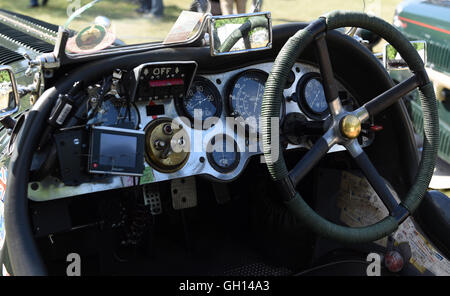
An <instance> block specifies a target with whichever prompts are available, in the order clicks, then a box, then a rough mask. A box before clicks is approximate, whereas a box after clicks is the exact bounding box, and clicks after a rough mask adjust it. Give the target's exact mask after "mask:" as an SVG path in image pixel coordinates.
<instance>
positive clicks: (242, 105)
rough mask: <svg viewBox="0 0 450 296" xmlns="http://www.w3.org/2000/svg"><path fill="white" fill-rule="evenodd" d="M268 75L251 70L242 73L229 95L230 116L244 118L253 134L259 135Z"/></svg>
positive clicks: (236, 79) (234, 82) (235, 80)
mask: <svg viewBox="0 0 450 296" xmlns="http://www.w3.org/2000/svg"><path fill="white" fill-rule="evenodd" d="M267 77H268V75H267V73H265V72H263V71H260V70H249V71H245V72H243V73H240V74H239V75H238V76H237V77H236V78H235V79H234V81H233V84H232V85H231V88H230V90H229V93H228V98H229V101H228V104H229V111H230V115H232V116H234V117H242V118H243V119H244V120H245V121H246V124H248V126H249V128H250V130H251V131H252V132H258V133H259V130H260V129H259V118H260V116H261V104H262V98H263V95H264V87H265V84H266V80H267Z"/></svg>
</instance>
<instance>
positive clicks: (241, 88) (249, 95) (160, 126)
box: [29, 62, 358, 201]
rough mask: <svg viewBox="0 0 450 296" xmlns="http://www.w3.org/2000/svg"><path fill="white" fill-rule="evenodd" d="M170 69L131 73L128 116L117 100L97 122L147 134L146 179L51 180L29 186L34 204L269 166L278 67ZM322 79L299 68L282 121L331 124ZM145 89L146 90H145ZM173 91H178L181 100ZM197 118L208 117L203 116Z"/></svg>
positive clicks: (349, 104) (348, 102) (349, 99)
mask: <svg viewBox="0 0 450 296" xmlns="http://www.w3.org/2000/svg"><path fill="white" fill-rule="evenodd" d="M166 65H167V64H165V63H155V64H154V65H153V64H152V63H149V64H144V65H141V66H139V67H137V68H135V69H134V71H133V72H132V73H133V74H134V78H135V79H136V80H137V82H136V88H135V89H134V91H133V92H131V94H130V96H132V94H135V95H134V100H133V101H134V102H133V104H132V106H131V107H130V106H128V108H126V110H124V109H123V108H124V106H123V105H120V104H119V102H116V101H115V100H114V98H111V99H110V100H106V101H104V102H103V105H104V106H103V105H102V106H101V108H100V109H101V112H97V115H96V116H95V117H93V119H91V120H92V122H95V123H97V124H104V125H105V126H111V125H114V124H115V123H116V121H117V120H115V118H119V117H121V118H122V120H125V121H126V120H129V121H131V122H132V123H133V124H134V125H135V126H136V129H137V130H140V131H143V132H145V134H146V135H145V137H146V140H145V142H146V144H145V145H146V147H145V151H146V155H145V158H144V159H145V160H144V159H143V160H142V161H143V162H144V165H145V168H144V170H143V172H142V174H140V175H139V177H136V176H112V175H111V176H104V177H103V178H100V179H96V180H95V181H92V182H84V183H82V184H80V185H76V186H65V185H64V184H63V183H62V182H60V180H58V179H57V178H55V177H47V178H45V179H43V180H42V181H40V182H34V183H35V185H34V186H32V185H33V184H30V185H29V186H30V188H29V189H30V190H29V196H30V199H33V200H37V201H43V200H50V199H55V198H62V197H66V196H73V195H82V194H86V193H91V192H95V191H103V190H110V189H116V188H122V187H129V186H134V185H137V184H148V183H153V182H159V181H165V180H172V179H177V178H182V177H188V176H196V175H202V176H205V177H208V178H212V179H216V180H221V181H231V180H234V179H235V178H237V177H238V176H239V175H240V174H241V173H242V172H243V171H244V169H245V167H246V164H247V163H248V161H249V159H250V158H252V157H260V158H261V161H263V160H264V159H263V153H262V148H261V147H260V141H259V139H260V137H261V136H260V134H259V116H260V110H261V101H262V96H263V94H264V84H265V81H266V79H267V77H268V74H269V72H270V70H271V68H272V65H273V63H272V62H268V63H260V64H255V65H251V66H247V67H244V68H240V69H237V70H232V71H227V72H218V73H215V74H202V73H201V72H198V73H196V69H197V65H196V63H195V62H185V63H183V66H184V67H185V68H184V70H183V72H181V71H179V72H177V71H176V69H177V65H176V63H173V62H172V63H170V65H171V66H170V67H169V66H166ZM158 67H159V68H166V70H165V71H166V72H165V76H164V77H162V76H158V77H156V75H152V73H153V72H154V71H155V69H157V68H158ZM189 67H190V68H189ZM167 68H170V69H167ZM186 68H189V70H186ZM159 71H160V72H161V69H159ZM318 73H319V71H318V69H317V68H316V67H314V66H312V65H309V64H305V63H296V64H295V65H294V67H293V68H292V71H291V75H290V78H289V83H288V85H286V88H285V90H284V99H283V102H282V110H281V120H282V119H283V117H284V116H285V115H286V114H289V113H298V114H301V115H303V116H304V117H305V118H306V120H308V121H317V120H324V119H325V118H326V117H327V116H328V115H329V113H328V110H327V108H325V106H323V100H324V98H323V90H321V83H320V76H318V75H319V74H318ZM177 74H178V76H177ZM181 74H183V75H181ZM305 81H306V82H305ZM187 84H188V85H187ZM143 85H145V87H144V88H145V89H144V90H142V89H140V87H142V86H143ZM152 87H155V88H154V89H152ZM338 88H339V92H340V96H342V97H343V98H344V102H343V104H344V108H349V109H354V108H356V107H358V106H357V104H358V103H357V101H356V100H355V99H354V98H353V96H352V95H351V94H350V92H349V91H348V90H347V89H346V88H345V87H344V86H343V85H342V84H340V83H339V82H338ZM171 89H175V93H176V94H175V95H173V94H172V93H171ZM182 89H183V90H182ZM181 90H182V91H183V95H181V94H180V92H181ZM152 96H153V97H152ZM155 96H157V98H155ZM117 100H118V99H117ZM196 109H197V110H196ZM198 110H200V111H201V112H196V111H198ZM125 111H127V112H125ZM114 112H115V113H114ZM121 112H123V113H121ZM113 113H114V114H113ZM117 114H118V115H117ZM252 117H253V121H252V120H251V119H252ZM241 119H243V121H242V120H241ZM174 141H175V142H176V143H177V145H178V147H179V148H180V151H179V152H174V151H169V150H170V149H169V148H168V146H169V144H170V143H173V142H174ZM311 145H312V143H311V141H305V142H304V143H297V144H292V143H289V144H288V145H287V148H286V149H296V148H299V147H305V148H310V146H311ZM229 148H232V149H231V150H229ZM340 150H343V148H342V147H340V146H339V145H336V146H334V147H333V149H332V150H330V153H331V152H335V151H340ZM36 183H38V184H37V186H36ZM36 188H37V189H36Z"/></svg>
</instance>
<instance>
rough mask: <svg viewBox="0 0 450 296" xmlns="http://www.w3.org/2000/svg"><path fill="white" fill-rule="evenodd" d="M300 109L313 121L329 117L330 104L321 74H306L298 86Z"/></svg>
mask: <svg viewBox="0 0 450 296" xmlns="http://www.w3.org/2000/svg"><path fill="white" fill-rule="evenodd" d="M297 94H298V104H299V107H300V109H302V111H303V112H304V113H305V114H306V115H307V116H308V117H309V118H311V119H318V120H320V119H324V118H325V117H327V116H328V115H329V110H328V104H327V100H326V98H325V92H324V90H323V85H322V80H321V78H320V74H319V73H314V72H311V73H307V74H305V75H304V76H303V77H302V78H301V79H300V80H299V82H298V84H297Z"/></svg>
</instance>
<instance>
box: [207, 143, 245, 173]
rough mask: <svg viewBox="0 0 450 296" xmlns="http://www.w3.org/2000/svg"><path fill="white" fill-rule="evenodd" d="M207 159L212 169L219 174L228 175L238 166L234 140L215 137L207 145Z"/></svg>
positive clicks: (237, 153) (237, 154) (238, 158)
mask: <svg viewBox="0 0 450 296" xmlns="http://www.w3.org/2000/svg"><path fill="white" fill-rule="evenodd" d="M207 157H208V160H209V163H210V164H211V166H212V167H213V168H214V169H216V170H217V171H219V172H221V173H229V172H231V171H233V170H234V169H235V168H236V167H237V166H238V164H239V160H240V153H239V151H238V148H237V144H236V141H235V140H234V139H232V138H231V137H227V136H225V135H217V136H215V137H214V138H212V139H211V141H210V142H209V144H208V153H207Z"/></svg>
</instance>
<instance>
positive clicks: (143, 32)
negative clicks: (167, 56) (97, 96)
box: [0, 0, 401, 44]
mask: <svg viewBox="0 0 450 296" xmlns="http://www.w3.org/2000/svg"><path fill="white" fill-rule="evenodd" d="M40 1H41V0H40ZM77 1H80V3H81V5H85V4H87V3H89V1H87V0H70V1H69V0H49V1H48V4H47V6H45V7H39V8H34V9H30V8H28V7H27V6H28V4H29V0H16V1H10V0H0V7H1V8H3V9H7V10H12V11H15V12H19V13H22V14H26V15H30V16H33V17H36V18H38V19H41V20H44V21H47V22H49V23H53V24H57V25H63V24H64V23H65V21H66V19H67V11H68V10H69V11H70V8H71V7H74V6H75V5H74V4H76V2H77ZM163 2H164V7H165V11H164V12H165V16H164V17H163V18H162V19H160V20H154V19H150V18H144V17H142V15H140V14H138V13H136V12H135V9H136V8H138V6H139V5H138V0H103V1H102V2H99V3H97V4H96V5H95V6H94V7H92V8H91V9H89V10H88V11H86V12H85V13H83V16H84V17H83V18H82V19H78V20H76V21H74V23H73V24H72V25H71V28H73V29H77V30H79V29H81V28H82V27H84V26H86V24H88V22H92V21H93V19H94V18H95V17H96V16H97V15H105V16H107V17H109V18H110V19H111V20H112V21H113V25H114V28H115V30H116V34H117V36H118V37H119V38H120V39H122V40H123V41H125V42H126V43H128V44H133V43H142V42H146V41H159V40H163V39H164V37H165V36H166V34H167V33H168V32H169V30H170V28H171V27H172V24H173V23H174V22H175V20H176V19H177V17H178V15H179V14H180V12H181V11H182V10H188V9H189V6H190V4H191V2H192V0H163ZM365 2H366V4H365V7H366V11H374V12H375V13H376V14H377V15H379V16H381V17H382V18H384V19H385V20H387V21H388V22H392V18H393V16H394V9H395V6H396V5H397V4H398V3H400V2H401V0H365ZM247 7H248V9H250V0H249V1H248V5H247ZM335 9H346V10H358V11H362V10H363V9H364V4H363V0H325V1H324V0H322V1H320V0H276V1H270V0H265V1H264V4H263V11H270V12H271V13H272V18H273V19H272V21H273V24H275V25H276V24H281V23H286V22H297V21H310V20H313V19H315V18H317V17H319V16H320V15H322V14H324V13H326V12H329V11H331V10H335Z"/></svg>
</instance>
